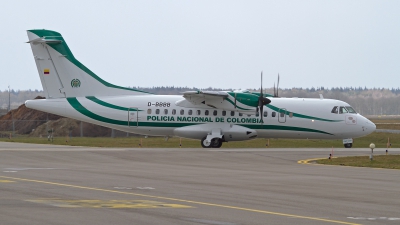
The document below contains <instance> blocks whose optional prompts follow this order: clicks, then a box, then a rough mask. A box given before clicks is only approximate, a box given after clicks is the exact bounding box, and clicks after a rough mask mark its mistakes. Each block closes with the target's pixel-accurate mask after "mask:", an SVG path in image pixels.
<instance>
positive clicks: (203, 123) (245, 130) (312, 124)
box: [25, 29, 376, 148]
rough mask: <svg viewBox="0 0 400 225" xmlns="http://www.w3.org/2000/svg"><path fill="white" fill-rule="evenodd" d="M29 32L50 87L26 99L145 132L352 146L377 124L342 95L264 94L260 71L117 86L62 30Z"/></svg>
mask: <svg viewBox="0 0 400 225" xmlns="http://www.w3.org/2000/svg"><path fill="white" fill-rule="evenodd" d="M27 33H28V38H29V41H28V42H27V43H29V44H30V46H31V48H32V52H33V56H34V59H35V62H36V66H37V70H38V73H39V77H40V80H41V83H42V86H43V90H44V93H45V95H46V96H45V97H46V99H37V100H28V101H26V102H25V105H26V106H27V107H28V108H31V109H36V110H40V111H43V112H48V113H53V114H56V115H60V116H64V117H69V118H73V119H76V120H80V121H84V122H88V123H93V124H97V125H101V126H105V127H109V128H112V129H117V130H121V131H125V132H130V133H136V134H141V135H148V136H165V137H167V138H168V137H181V138H189V139H198V140H200V144H201V146H202V147H203V148H220V147H221V146H222V144H223V142H230V141H244V140H250V139H254V138H294V139H343V143H344V146H345V147H346V148H351V147H352V143H353V142H352V140H353V138H356V137H361V136H365V135H368V134H370V133H372V132H373V131H374V130H375V129H376V126H375V124H374V123H373V122H371V121H370V120H368V119H367V118H365V117H364V116H362V115H360V114H358V113H356V111H355V110H354V109H353V108H352V107H351V106H350V105H349V104H348V103H346V102H343V101H339V100H334V99H324V98H323V97H322V96H320V98H283V97H279V96H278V91H276V92H275V91H274V95H269V94H263V89H262V74H261V91H260V93H258V92H250V91H201V90H199V91H186V92H183V93H182V95H154V94H151V93H148V92H145V91H141V90H138V89H133V88H127V87H121V86H117V85H114V84H111V83H109V82H107V81H105V80H103V79H101V78H100V77H99V76H97V75H96V74H95V73H94V72H92V71H91V70H90V69H88V68H87V67H86V66H84V65H83V64H82V63H81V62H80V61H78V60H77V59H76V58H75V57H74V55H73V54H72V52H71V50H70V49H69V47H68V45H67V43H66V42H65V39H64V38H63V37H62V36H61V34H60V33H58V32H56V31H51V30H44V29H43V30H40V29H34V30H28V31H27ZM138 78H139V77H138ZM278 79H279V77H278ZM278 85H279V80H278ZM274 86H275V85H274ZM274 90H275V88H274ZM277 90H278V88H277Z"/></svg>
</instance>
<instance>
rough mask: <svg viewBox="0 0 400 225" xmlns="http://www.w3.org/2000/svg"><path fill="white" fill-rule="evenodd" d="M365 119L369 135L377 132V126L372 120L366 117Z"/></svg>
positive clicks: (365, 126)
mask: <svg viewBox="0 0 400 225" xmlns="http://www.w3.org/2000/svg"><path fill="white" fill-rule="evenodd" d="M363 118H364V122H363V126H364V129H365V131H366V132H367V133H368V134H370V133H372V132H374V131H375V130H376V125H375V124H374V123H373V122H371V120H369V119H367V118H365V117H363Z"/></svg>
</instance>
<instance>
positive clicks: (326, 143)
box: [0, 133, 400, 148]
mask: <svg viewBox="0 0 400 225" xmlns="http://www.w3.org/2000/svg"><path fill="white" fill-rule="evenodd" d="M388 137H389V138H390V141H391V143H392V148H400V134H390V133H372V134H370V135H368V136H365V137H362V138H357V139H354V143H353V148H368V146H369V144H370V143H371V142H373V143H375V145H376V148H386V143H387V139H388ZM0 141H6V142H22V143H36V144H55V145H72V146H92V147H127V148H135V147H139V144H140V141H142V147H144V148H179V138H170V139H169V140H168V141H165V139H164V138H163V137H149V138H144V137H142V138H140V137H121V138H109V137H97V138H87V137H83V138H81V137H73V138H70V139H69V140H68V141H67V138H66V137H55V138H54V142H50V141H48V140H47V138H39V137H25V136H19V137H16V138H12V139H8V138H0ZM266 143H267V140H266V139H263V138H258V139H254V140H250V141H239V142H227V143H224V144H223V145H222V148H265V147H266ZM269 147H271V148H330V147H334V148H343V144H342V140H297V139H270V140H269ZM182 148H201V146H200V141H199V140H191V139H184V138H182Z"/></svg>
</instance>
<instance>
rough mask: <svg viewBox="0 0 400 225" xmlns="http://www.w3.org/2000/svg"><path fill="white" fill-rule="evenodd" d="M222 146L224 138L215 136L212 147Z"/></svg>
mask: <svg viewBox="0 0 400 225" xmlns="http://www.w3.org/2000/svg"><path fill="white" fill-rule="evenodd" d="M221 146H222V139H221V138H213V139H212V140H211V147H213V148H221Z"/></svg>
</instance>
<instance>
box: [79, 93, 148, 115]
mask: <svg viewBox="0 0 400 225" xmlns="http://www.w3.org/2000/svg"><path fill="white" fill-rule="evenodd" d="M86 98H87V99H89V100H90V101H93V102H95V103H97V104H99V105H102V106H105V107H107V108H111V109H117V110H121V111H137V109H136V108H126V107H122V106H118V105H113V104H110V103H108V102H105V101H102V100H100V99H98V98H96V97H94V96H88V97H86ZM139 111H142V110H139Z"/></svg>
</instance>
